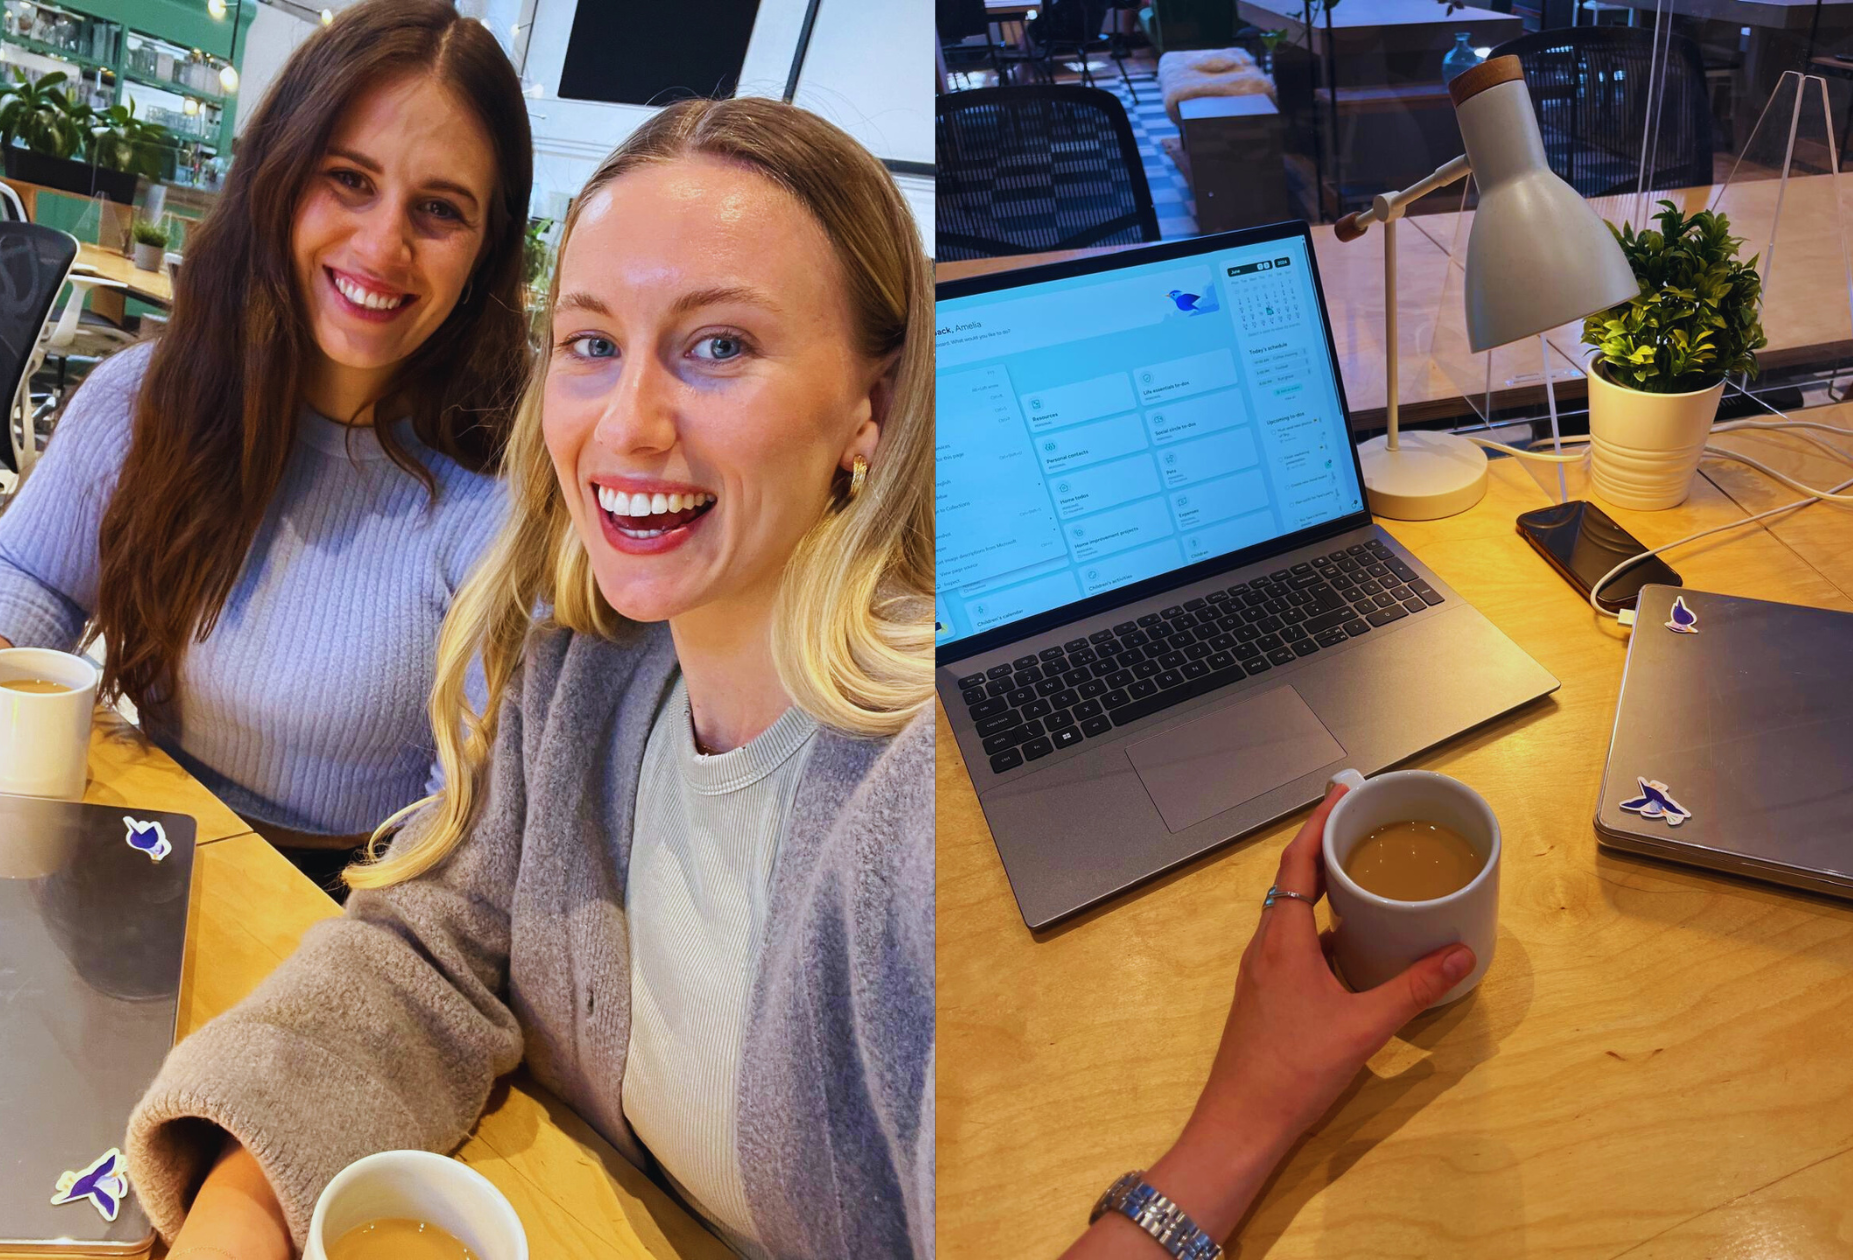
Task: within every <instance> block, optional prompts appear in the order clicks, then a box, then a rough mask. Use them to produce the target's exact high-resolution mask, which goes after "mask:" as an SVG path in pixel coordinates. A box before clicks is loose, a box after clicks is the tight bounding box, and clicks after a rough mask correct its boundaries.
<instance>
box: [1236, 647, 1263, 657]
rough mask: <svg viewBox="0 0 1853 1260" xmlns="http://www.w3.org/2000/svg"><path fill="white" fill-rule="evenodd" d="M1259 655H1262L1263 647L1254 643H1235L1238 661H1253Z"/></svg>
mask: <svg viewBox="0 0 1853 1260" xmlns="http://www.w3.org/2000/svg"><path fill="white" fill-rule="evenodd" d="M1259 655H1261V649H1260V648H1259V647H1257V646H1255V645H1254V644H1253V643H1238V644H1236V645H1235V659H1236V660H1238V661H1252V660H1254V659H1255V658H1256V657H1257V656H1259Z"/></svg>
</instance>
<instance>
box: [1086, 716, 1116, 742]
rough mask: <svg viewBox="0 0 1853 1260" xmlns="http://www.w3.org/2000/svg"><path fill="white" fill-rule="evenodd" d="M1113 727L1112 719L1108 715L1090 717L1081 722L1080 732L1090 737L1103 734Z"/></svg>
mask: <svg viewBox="0 0 1853 1260" xmlns="http://www.w3.org/2000/svg"><path fill="white" fill-rule="evenodd" d="M1112 729H1113V719H1112V718H1108V717H1091V718H1088V719H1087V720H1086V721H1085V722H1083V723H1081V733H1082V734H1084V735H1086V736H1088V737H1089V738H1090V739H1091V738H1093V737H1094V736H1096V735H1105V734H1106V733H1107V732H1108V731H1110V730H1112Z"/></svg>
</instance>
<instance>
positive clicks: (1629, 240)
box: [1583, 201, 1768, 394]
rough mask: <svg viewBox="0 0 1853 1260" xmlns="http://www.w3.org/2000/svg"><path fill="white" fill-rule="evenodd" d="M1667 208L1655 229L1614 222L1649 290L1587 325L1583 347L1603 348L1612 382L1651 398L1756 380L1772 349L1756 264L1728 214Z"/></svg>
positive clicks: (1601, 359) (1612, 228)
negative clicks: (1741, 251)
mask: <svg viewBox="0 0 1853 1260" xmlns="http://www.w3.org/2000/svg"><path fill="white" fill-rule="evenodd" d="M1660 206H1661V207H1662V208H1661V211H1660V213H1659V214H1657V215H1655V216H1654V219H1655V221H1656V222H1658V223H1659V225H1660V230H1659V231H1657V232H1656V231H1654V230H1653V229H1651V228H1650V229H1648V230H1646V231H1642V232H1636V231H1635V230H1634V228H1633V227H1632V226H1627V225H1624V226H1623V227H1621V228H1616V226H1615V225H1614V224H1613V223H1611V224H1609V231H1611V232H1613V233H1615V239H1616V240H1617V241H1619V242H1620V243H1621V251H1622V253H1624V254H1626V255H1627V256H1628V264H1629V265H1630V266H1631V267H1633V268H1634V276H1635V279H1637V280H1639V281H1640V285H1641V291H1640V292H1639V293H1638V294H1636V295H1635V296H1634V297H1632V298H1630V299H1629V300H1628V301H1626V302H1623V303H1621V304H1620V305H1619V306H1613V307H1610V308H1609V309H1608V310H1606V311H1600V312H1598V313H1596V314H1594V315H1591V316H1590V317H1589V318H1588V319H1586V320H1584V321H1583V342H1584V344H1586V345H1591V346H1595V347H1597V348H1598V349H1599V350H1600V351H1601V353H1600V354H1599V355H1598V356H1597V361H1598V362H1599V363H1600V364H1601V365H1602V367H1603V368H1604V369H1605V371H1606V373H1607V375H1608V377H1609V379H1610V380H1612V381H1614V382H1615V383H1616V384H1617V385H1622V386H1625V387H1627V388H1629V389H1635V390H1639V391H1641V392H1642V393H1644V394H1684V393H1689V392H1691V391H1692V390H1697V389H1706V388H1709V387H1710V386H1712V385H1715V384H1717V383H1718V381H1719V380H1721V379H1722V378H1723V377H1724V376H1726V375H1727V374H1729V373H1731V372H1745V373H1748V374H1749V375H1751V376H1755V375H1756V370H1757V364H1756V352H1757V351H1758V350H1760V349H1762V348H1763V347H1764V346H1765V345H1767V344H1768V341H1767V339H1766V338H1765V337H1764V336H1763V325H1762V322H1761V321H1760V320H1759V319H1758V318H1757V305H1758V301H1759V299H1760V298H1761V296H1762V290H1763V284H1762V279H1761V277H1759V276H1758V275H1757V270H1756V262H1757V260H1756V259H1755V258H1752V259H1750V260H1749V261H1748V262H1739V261H1738V260H1737V247H1738V246H1739V245H1742V244H1743V241H1742V240H1741V239H1740V238H1738V237H1735V236H1732V235H1731V232H1730V228H1731V222H1730V220H1729V219H1727V218H1726V217H1725V216H1723V215H1721V214H1713V213H1712V212H1711V211H1709V210H1701V211H1699V212H1698V213H1697V214H1695V215H1692V216H1691V217H1690V218H1687V217H1686V216H1685V215H1683V214H1681V213H1680V211H1679V207H1677V206H1675V205H1674V204H1673V203H1672V202H1670V201H1662V202H1661V203H1660Z"/></svg>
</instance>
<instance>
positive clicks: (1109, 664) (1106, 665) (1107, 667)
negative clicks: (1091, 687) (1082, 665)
mask: <svg viewBox="0 0 1853 1260" xmlns="http://www.w3.org/2000/svg"><path fill="white" fill-rule="evenodd" d="M1087 668H1088V670H1089V671H1090V672H1091V673H1092V674H1093V675H1094V677H1096V678H1105V677H1106V676H1107V675H1108V674H1111V673H1112V672H1114V671H1115V670H1117V669H1118V668H1119V662H1118V661H1116V660H1110V659H1108V658H1106V657H1102V658H1101V659H1099V660H1097V661H1095V662H1094V663H1093V664H1092V665H1089V666H1088V667H1087Z"/></svg>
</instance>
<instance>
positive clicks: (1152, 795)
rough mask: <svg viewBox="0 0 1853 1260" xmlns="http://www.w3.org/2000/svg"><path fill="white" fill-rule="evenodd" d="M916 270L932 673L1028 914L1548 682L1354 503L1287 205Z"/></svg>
mask: <svg viewBox="0 0 1853 1260" xmlns="http://www.w3.org/2000/svg"><path fill="white" fill-rule="evenodd" d="M937 298H938V319H937V336H936V339H935V340H936V347H937V348H936V353H937V358H938V362H937V375H938V381H937V385H938V404H937V412H938V432H937V439H936V440H937V444H938V461H937V463H938V485H937V499H938V520H937V527H936V532H937V552H938V555H937V559H938V599H937V607H936V610H935V617H936V621H937V644H938V652H937V657H938V670H937V685H938V688H939V693H940V697H941V699H942V701H943V702H944V704H945V708H946V713H947V716H948V718H949V719H950V721H951V723H952V730H953V733H954V735H955V736H956V737H957V739H958V741H959V749H960V751H961V753H962V754H963V755H964V760H965V764H966V768H967V769H968V771H969V772H970V774H971V776H972V781H973V785H974V786H975V787H976V789H977V792H978V799H979V802H980V803H981V804H982V806H983V807H984V812H985V818H986V820H987V821H988V822H989V824H990V827H991V833H992V835H993V836H994V837H995V839H996V841H997V849H998V853H999V855H1000V856H1001V857H1002V859H1003V863H1004V868H1005V871H1006V872H1007V873H1008V875H1009V878H1010V885H1011V888H1012V890H1013V891H1014V892H1015V894H1016V898H1017V905H1018V907H1019V908H1020V909H1021V911H1022V914H1023V920H1024V922H1025V923H1027V924H1028V925H1029V926H1030V927H1031V928H1042V927H1046V926H1048V925H1050V924H1053V923H1055V922H1056V921H1058V920H1060V919H1062V918H1064V917H1065V916H1068V915H1072V914H1074V913H1075V912H1076V911H1079V910H1083V909H1086V908H1087V907H1089V906H1093V905H1096V904H1098V903H1100V902H1102V901H1105V900H1106V899H1108V898H1110V897H1113V896H1114V895H1115V894H1118V893H1121V892H1124V891H1125V890H1127V889H1129V888H1132V887H1134V886H1135V885H1137V884H1139V883H1141V882H1142V881H1145V880H1148V879H1150V878H1152V877H1153V876H1154V875H1157V874H1159V873H1161V872H1163V871H1167V870H1170V869H1172V868H1173V867H1176V866H1179V865H1181V864H1182V863H1185V862H1188V861H1190V860H1191V859H1192V858H1194V857H1197V856H1199V855H1200V854H1203V853H1205V852H1207V851H1209V850H1211V849H1214V848H1216V847H1217V846H1218V845H1221V844H1224V843H1226V842H1227V841H1229V840H1230V839H1231V838H1233V837H1236V836H1240V835H1242V834H1243V833H1245V832H1249V831H1252V830H1254V829H1256V828H1258V827H1261V826H1264V825H1266V824H1268V823H1270V822H1273V821H1274V820H1276V819H1279V818H1281V817H1283V816H1285V815H1287V814H1290V813H1292V812H1294V811H1295V810H1298V809H1301V808H1303V807H1304V806H1306V805H1307V804H1309V803H1310V802H1312V801H1314V800H1316V799H1318V797H1319V795H1320V794H1321V792H1322V791H1323V787H1324V783H1325V780H1326V778H1327V776H1328V775H1330V774H1331V772H1332V771H1334V770H1336V769H1339V768H1341V767H1343V766H1355V767H1357V768H1358V769H1359V770H1361V771H1363V772H1365V773H1370V772H1372V771H1375V770H1379V769H1382V768H1383V767H1385V766H1389V765H1393V764H1394V763H1396V762H1399V761H1402V760H1404V759H1405V758H1407V757H1410V756H1412V755H1414V754H1415V753H1418V752H1420V751H1422V750H1423V749H1425V748H1428V747H1430V746H1432V745H1434V744H1437V743H1439V742H1440V741H1442V740H1444V739H1447V738H1449V737H1450V736H1453V735H1456V734H1459V733H1460V732H1462V731H1465V730H1467V729H1469V728H1470V727H1473V726H1476V725H1478V724H1480V723H1482V722H1485V721H1487V720H1488V719H1490V718H1493V717H1496V716H1498V715H1499V714H1501V713H1505V712H1507V711H1508V710H1510V709H1513V708H1515V707H1517V706H1519V705H1522V704H1525V703H1526V702H1528V701H1531V700H1535V699H1536V698H1538V697H1539V696H1542V695H1545V694H1547V693H1548V692H1551V691H1553V690H1555V689H1556V687H1557V680H1556V679H1554V678H1552V677H1551V676H1550V675H1549V674H1548V673H1546V672H1545V671H1544V670H1543V669H1542V668H1540V667H1539V665H1538V664H1537V663H1536V662H1535V661H1533V660H1532V659H1531V658H1530V657H1528V656H1526V655H1525V653H1523V652H1522V651H1520V650H1519V649H1518V647H1517V646H1516V645H1514V644H1513V643H1512V642H1511V641H1510V640H1508V639H1507V638H1506V637H1505V636H1504V635H1502V634H1501V633H1500V632H1499V631H1498V630H1496V629H1494V627H1493V626H1492V624H1491V623H1489V622H1488V621H1487V620H1486V619H1485V618H1484V617H1482V616H1481V615H1480V614H1479V613H1478V612H1476V611H1474V609H1473V608H1471V607H1469V606H1468V604H1467V602H1466V601H1465V600H1463V599H1461V598H1460V596H1458V595H1456V594H1455V593H1454V592H1453V591H1451V590H1449V589H1448V587H1447V585H1446V583H1444V582H1442V581H1441V580H1440V579H1439V578H1438V577H1436V576H1435V574H1434V573H1433V572H1431V571H1430V570H1429V569H1428V568H1426V567H1425V566H1424V565H1423V564H1422V563H1421V562H1420V561H1419V560H1417V559H1416V558H1415V557H1414V556H1412V555H1410V554H1409V553H1408V552H1406V551H1405V550H1403V549H1402V548H1401V547H1399V546H1398V545H1397V544H1396V543H1395V542H1394V541H1393V540H1392V539H1391V538H1390V537H1389V536H1388V535H1387V534H1385V533H1383V532H1382V531H1381V530H1379V529H1377V528H1376V527H1375V526H1374V525H1373V524H1372V523H1371V518H1370V513H1369V511H1368V510H1367V508H1366V506H1365V501H1364V490H1363V483H1362V477H1361V474H1360V472H1359V468H1358V463H1357V455H1356V451H1355V449H1354V448H1353V446H1352V442H1351V433H1350V426H1349V422H1348V418H1347V413H1346V407H1345V396H1344V386H1343V383H1342V381H1341V380H1340V379H1339V375H1338V371H1337V366H1336V358H1335V355H1334V351H1333V347H1332V338H1331V333H1330V330H1329V328H1328V325H1327V320H1326V312H1325V302H1324V298H1323V296H1322V294H1321V292H1320V288H1319V277H1318V272H1317V269H1316V267H1315V265H1314V259H1313V252H1312V241H1311V237H1310V234H1309V233H1308V231H1307V229H1306V226H1305V225H1304V224H1302V223H1283V224H1277V225H1275V226H1272V227H1265V228H1256V229H1252V230H1248V231H1242V232H1231V233H1226V234H1223V235H1219V236H1210V237H1202V238H1199V239H1196V240H1190V241H1177V242H1169V243H1165V244H1160V245H1154V246H1149V247H1145V248H1141V249H1137V250H1128V251H1123V252H1120V253H1116V254H1112V255H1110V256H1105V257H1098V258H1092V259H1086V260H1081V261H1076V262H1069V263H1061V264H1055V265H1051V266H1044V267H1037V268H1032V269H1023V270H1017V271H1010V272H1004V273H1001V274H997V275H991V276H984V277H979V278H975V279H969V280H961V281H952V282H947V283H942V284H940V285H939V286H938V294H937Z"/></svg>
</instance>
